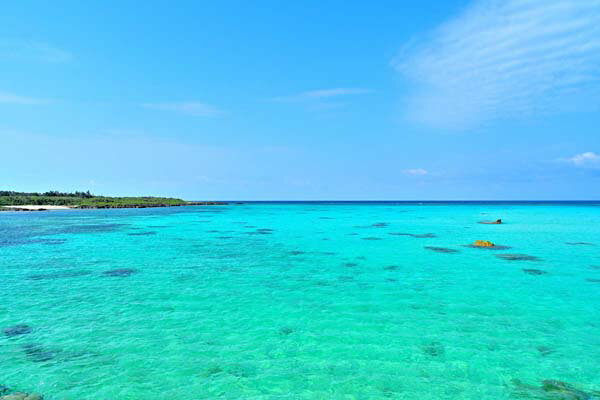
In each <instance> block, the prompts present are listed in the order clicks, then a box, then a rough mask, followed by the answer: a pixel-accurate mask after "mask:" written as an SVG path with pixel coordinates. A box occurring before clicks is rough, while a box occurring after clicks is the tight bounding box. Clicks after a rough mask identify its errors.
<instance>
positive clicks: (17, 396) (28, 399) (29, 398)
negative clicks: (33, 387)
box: [0, 392, 44, 400]
mask: <svg viewBox="0 0 600 400" xmlns="http://www.w3.org/2000/svg"><path fill="white" fill-rule="evenodd" d="M0 394H1V393H0ZM43 399H44V398H43V397H42V396H41V395H39V394H35V393H23V392H14V393H12V394H8V395H5V396H2V397H0V400H43Z"/></svg>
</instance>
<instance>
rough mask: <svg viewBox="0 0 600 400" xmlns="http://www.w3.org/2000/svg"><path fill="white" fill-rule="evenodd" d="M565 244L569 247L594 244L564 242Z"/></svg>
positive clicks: (591, 244)
mask: <svg viewBox="0 0 600 400" xmlns="http://www.w3.org/2000/svg"><path fill="white" fill-rule="evenodd" d="M565 244H569V245H571V246H593V245H594V243H589V242H565Z"/></svg>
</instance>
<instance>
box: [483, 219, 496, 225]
mask: <svg viewBox="0 0 600 400" xmlns="http://www.w3.org/2000/svg"><path fill="white" fill-rule="evenodd" d="M479 223H480V224H488V225H498V224H501V223H502V220H501V219H497V220H495V221H479Z"/></svg>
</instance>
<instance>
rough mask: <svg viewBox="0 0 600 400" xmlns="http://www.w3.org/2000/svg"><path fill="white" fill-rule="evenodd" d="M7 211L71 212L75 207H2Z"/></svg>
mask: <svg viewBox="0 0 600 400" xmlns="http://www.w3.org/2000/svg"><path fill="white" fill-rule="evenodd" d="M2 208H4V209H5V210H10V211H58V210H70V209H72V208H73V207H69V206H51V205H23V206H2Z"/></svg>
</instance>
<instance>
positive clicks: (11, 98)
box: [0, 92, 47, 105]
mask: <svg viewBox="0 0 600 400" xmlns="http://www.w3.org/2000/svg"><path fill="white" fill-rule="evenodd" d="M0 103H4V104H21V105H37V104H45V103H47V101H46V100H42V99H36V98H33V97H25V96H18V95H16V94H12V93H6V92H0Z"/></svg>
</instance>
